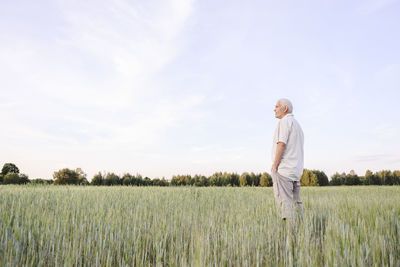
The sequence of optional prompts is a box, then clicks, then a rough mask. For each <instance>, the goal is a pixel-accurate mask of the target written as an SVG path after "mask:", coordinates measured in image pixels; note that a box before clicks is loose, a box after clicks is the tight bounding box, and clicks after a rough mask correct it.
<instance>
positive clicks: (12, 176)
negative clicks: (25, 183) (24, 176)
mask: <svg viewBox="0 0 400 267" xmlns="http://www.w3.org/2000/svg"><path fill="white" fill-rule="evenodd" d="M19 182H20V179H19V175H18V173H14V172H9V173H7V174H6V175H5V176H4V181H3V183H4V184H19Z"/></svg>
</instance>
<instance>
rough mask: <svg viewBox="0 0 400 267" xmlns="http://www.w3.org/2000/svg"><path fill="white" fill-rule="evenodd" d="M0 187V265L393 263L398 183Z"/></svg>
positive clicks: (396, 260) (398, 233)
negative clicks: (289, 208) (300, 210)
mask: <svg viewBox="0 0 400 267" xmlns="http://www.w3.org/2000/svg"><path fill="white" fill-rule="evenodd" d="M301 194H302V199H303V203H304V207H305V214H304V216H303V218H302V219H296V220H295V221H293V222H292V223H289V222H283V221H281V220H280V218H279V216H278V215H277V213H276V211H275V206H274V200H273V193H272V188H251V187H245V188H226V187H225V188H217V187H211V188H197V187H181V188H179V187H166V188H161V187H122V186H118V187H84V186H82V187H78V186H0V266H20V265H28V266H37V265H47V266H53V265H57V266H72V265H76V266H82V265H83V266H116V265H119V266H123V265H127V266H132V265H135V266H144V265H145V266H148V265H152V266H166V265H168V266H399V265H400V187H388V186H381V187H378V186H368V187H362V186H360V187H308V188H306V187H303V188H302V191H301Z"/></svg>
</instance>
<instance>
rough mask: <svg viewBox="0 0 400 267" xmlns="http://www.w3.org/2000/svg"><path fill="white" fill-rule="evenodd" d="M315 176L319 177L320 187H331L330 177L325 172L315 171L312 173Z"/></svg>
mask: <svg viewBox="0 0 400 267" xmlns="http://www.w3.org/2000/svg"><path fill="white" fill-rule="evenodd" d="M312 172H313V173H314V174H315V175H317V180H318V185H320V186H325V185H329V180H328V176H326V174H325V173H324V172H323V171H319V170H313V171H312Z"/></svg>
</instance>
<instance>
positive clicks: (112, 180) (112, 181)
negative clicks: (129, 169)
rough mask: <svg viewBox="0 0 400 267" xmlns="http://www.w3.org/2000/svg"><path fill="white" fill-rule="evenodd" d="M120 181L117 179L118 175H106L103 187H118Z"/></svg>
mask: <svg viewBox="0 0 400 267" xmlns="http://www.w3.org/2000/svg"><path fill="white" fill-rule="evenodd" d="M121 182H122V181H121V179H120V178H119V176H118V175H116V174H115V173H113V172H112V173H107V175H106V177H105V179H104V184H105V185H120V184H121Z"/></svg>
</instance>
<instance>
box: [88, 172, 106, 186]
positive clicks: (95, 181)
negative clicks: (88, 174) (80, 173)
mask: <svg viewBox="0 0 400 267" xmlns="http://www.w3.org/2000/svg"><path fill="white" fill-rule="evenodd" d="M91 184H92V185H103V184H104V176H103V175H102V174H101V172H98V173H97V174H95V175H94V176H93V178H92V182H91Z"/></svg>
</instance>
